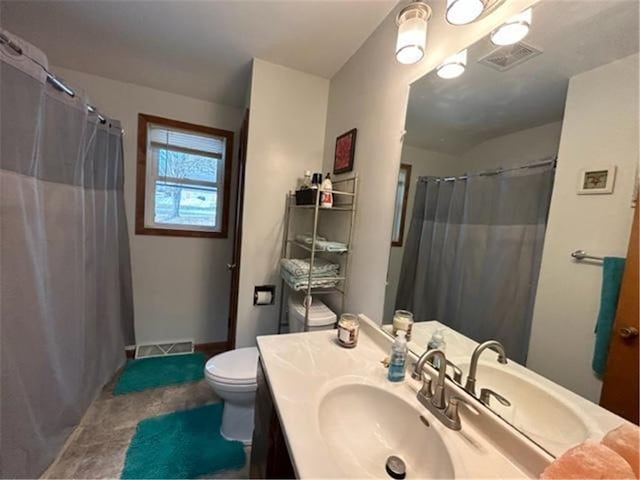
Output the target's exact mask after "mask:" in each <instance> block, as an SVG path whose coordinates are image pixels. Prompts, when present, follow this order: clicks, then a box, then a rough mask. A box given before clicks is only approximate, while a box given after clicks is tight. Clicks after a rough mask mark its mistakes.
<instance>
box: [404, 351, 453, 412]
mask: <svg viewBox="0 0 640 480" xmlns="http://www.w3.org/2000/svg"><path fill="white" fill-rule="evenodd" d="M432 358H438V360H440V362H439V364H440V365H442V366H443V368H440V369H439V370H438V379H437V380H436V389H435V391H434V392H432V390H431V378H428V377H426V376H423V370H424V365H425V364H426V363H427V362H428V361H429V360H431V359H432ZM446 364H447V357H446V356H445V354H444V352H443V351H442V350H427V351H426V352H424V353H423V354H422V355H420V358H418V361H417V362H416V364H415V365H414V367H413V372H411V378H413V379H414V380H421V379H422V380H423V382H424V383H423V385H422V389H421V390H420V393H422V394H423V395H424V396H425V398H428V399H429V400H430V403H432V404H433V406H434V407H436V408H445V407H446V404H445V401H444V379H445V375H446V373H447V372H446V368H444V365H446ZM418 395H420V394H418Z"/></svg>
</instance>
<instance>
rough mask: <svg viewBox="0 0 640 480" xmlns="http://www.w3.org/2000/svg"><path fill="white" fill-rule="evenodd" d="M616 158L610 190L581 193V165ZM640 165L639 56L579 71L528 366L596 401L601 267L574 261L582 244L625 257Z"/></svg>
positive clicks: (562, 148) (571, 97)
mask: <svg viewBox="0 0 640 480" xmlns="http://www.w3.org/2000/svg"><path fill="white" fill-rule="evenodd" d="M611 164H612V165H616V166H617V167H618V173H617V176H616V182H615V190H614V193H613V194H612V195H577V194H576V189H577V186H578V178H579V171H580V170H581V169H583V168H594V167H595V168H600V167H602V166H605V165H611ZM637 166H638V55H637V54H636V55H633V56H631V57H627V58H625V59H622V60H619V61H616V62H613V63H610V64H608V65H605V66H602V67H599V68H597V69H595V70H591V71H589V72H585V73H582V74H580V75H577V76H575V77H573V78H572V79H571V81H570V83H569V91H568V95H567V102H566V109H565V119H564V124H563V127H562V137H561V141H560V151H559V155H558V167H557V170H556V179H555V185H554V190H553V197H552V200H551V209H550V212H549V223H548V226H547V234H546V238H545V244H544V254H543V259H542V267H541V271H540V280H539V283H538V293H537V298H536V304H535V311H534V317H533V326H532V332H531V342H530V345H529V357H528V361H527V366H528V367H529V368H532V369H533V370H535V371H537V372H538V373H540V374H542V375H544V376H546V377H548V378H550V379H551V380H553V381H555V382H557V383H560V384H561V385H564V386H565V387H567V388H569V389H571V390H573V391H574V392H576V393H578V394H580V395H583V396H585V397H586V398H588V399H590V400H592V401H594V402H598V401H599V398H600V390H601V386H602V384H601V381H600V380H599V379H598V378H596V376H595V375H594V373H593V372H592V370H591V358H592V354H593V345H594V333H593V329H594V326H595V322H596V317H597V314H598V307H599V301H600V287H601V282H602V266H600V265H598V264H589V263H587V262H583V263H576V262H574V261H571V260H570V258H569V253H570V252H571V251H573V250H576V249H578V248H581V249H584V250H586V251H588V252H592V253H593V254H595V255H606V256H621V257H624V256H625V254H626V251H627V245H628V242H629V232H630V229H631V220H632V213H633V212H632V209H631V208H630V205H631V199H632V192H633V186H634V177H635V172H636V168H637Z"/></svg>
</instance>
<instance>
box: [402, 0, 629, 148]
mask: <svg viewBox="0 0 640 480" xmlns="http://www.w3.org/2000/svg"><path fill="white" fill-rule="evenodd" d="M638 41H639V39H638V2H637V0H575V1H574V0H562V1H560V0H543V1H542V2H541V3H539V4H538V5H537V6H536V7H535V8H534V11H533V22H532V28H531V32H530V33H529V35H528V36H527V37H526V38H525V40H524V42H525V43H528V44H530V45H532V46H534V47H536V48H538V49H541V50H542V51H543V53H542V54H540V55H538V56H536V57H533V58H531V59H529V60H527V61H526V62H524V63H521V64H520V65H517V66H515V67H513V68H512V69H511V70H508V71H506V72H502V73H500V72H498V71H495V70H493V69H491V68H489V67H487V66H485V65H481V64H479V63H477V61H478V59H480V58H482V57H483V56H484V55H486V54H487V53H489V52H490V51H492V50H494V49H495V48H496V47H495V46H493V45H492V44H491V43H490V42H489V40H488V39H486V38H485V39H482V40H480V41H479V42H478V43H476V44H475V45H473V46H472V47H470V49H469V58H468V64H467V70H466V72H465V73H464V74H463V75H462V76H461V77H459V78H457V79H454V80H443V79H440V78H439V77H437V76H436V75H435V72H431V73H429V74H427V75H426V76H424V77H423V78H421V79H419V80H417V81H416V82H415V83H414V84H412V85H411V93H410V98H409V107H408V110H407V122H406V127H405V128H406V130H407V134H406V136H405V143H407V144H408V145H412V146H415V147H419V148H424V149H428V150H434V151H438V152H442V153H447V154H452V155H459V154H461V153H463V152H465V151H467V150H469V149H470V148H472V147H473V146H475V145H477V144H479V143H481V142H483V141H485V140H488V139H491V138H494V137H497V136H501V135H506V134H509V133H513V132H516V131H519V130H524V129H526V128H532V127H536V126H539V125H543V124H545V123H549V122H553V121H558V120H561V119H562V116H563V113H564V104H565V99H566V91H567V86H568V81H569V78H571V77H573V76H574V75H577V74H578V73H581V72H585V71H588V70H591V69H593V68H596V67H597V66H600V65H604V64H607V63H610V62H612V61H614V60H616V59H619V58H623V57H626V56H628V55H631V54H633V53H634V52H637V51H638Z"/></svg>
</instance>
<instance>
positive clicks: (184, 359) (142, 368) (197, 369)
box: [113, 352, 206, 395]
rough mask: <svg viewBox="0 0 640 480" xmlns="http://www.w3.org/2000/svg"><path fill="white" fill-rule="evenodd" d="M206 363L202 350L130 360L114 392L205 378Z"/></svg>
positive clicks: (144, 388)
mask: <svg viewBox="0 0 640 480" xmlns="http://www.w3.org/2000/svg"><path fill="white" fill-rule="evenodd" d="M205 363H206V358H205V356H204V354H203V353H201V352H196V353H189V354H185V355H169V356H166V357H153V358H140V359H137V360H129V361H128V362H127V364H126V365H125V366H124V370H123V371H122V374H120V378H118V383H116V386H115V387H114V389H113V394H114V395H123V394H125V393H131V392H139V391H141V390H147V389H148V388H157V387H164V386H167V385H175V384H177V383H186V382H195V381H198V380H202V379H203V378H204V365H205Z"/></svg>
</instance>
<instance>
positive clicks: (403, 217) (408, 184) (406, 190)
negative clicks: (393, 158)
mask: <svg viewBox="0 0 640 480" xmlns="http://www.w3.org/2000/svg"><path fill="white" fill-rule="evenodd" d="M400 170H405V171H406V172H407V178H406V180H405V187H404V195H403V196H402V214H401V216H400V232H399V235H398V240H393V241H392V242H391V246H392V247H401V246H402V242H403V241H404V223H405V220H406V217H407V203H408V202H409V189H410V188H411V165H410V164H409V163H401V164H400Z"/></svg>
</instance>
